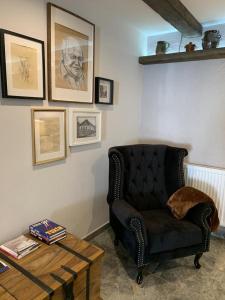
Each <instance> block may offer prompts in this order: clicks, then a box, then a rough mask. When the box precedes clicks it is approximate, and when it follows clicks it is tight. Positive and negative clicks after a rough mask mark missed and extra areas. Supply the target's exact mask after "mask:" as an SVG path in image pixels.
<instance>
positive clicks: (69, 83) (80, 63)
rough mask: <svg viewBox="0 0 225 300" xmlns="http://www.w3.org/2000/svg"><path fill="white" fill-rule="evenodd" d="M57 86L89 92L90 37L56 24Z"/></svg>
mask: <svg viewBox="0 0 225 300" xmlns="http://www.w3.org/2000/svg"><path fill="white" fill-rule="evenodd" d="M55 86H56V88H63V89H72V90H78V91H87V90H88V36H86V35H84V34H82V33H80V32H77V31H75V30H72V29H70V28H67V27H65V26H63V25H60V24H57V23H56V24H55Z"/></svg>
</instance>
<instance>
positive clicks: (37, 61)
mask: <svg viewBox="0 0 225 300" xmlns="http://www.w3.org/2000/svg"><path fill="white" fill-rule="evenodd" d="M0 39H1V75H2V96H3V97H4V98H22V99H24V98H28V99H41V100H43V99H45V67H44V66H45V63H44V42H43V41H40V40H37V39H34V38H31V37H28V36H25V35H22V34H19V33H15V32H11V31H7V30H4V29H1V30H0Z"/></svg>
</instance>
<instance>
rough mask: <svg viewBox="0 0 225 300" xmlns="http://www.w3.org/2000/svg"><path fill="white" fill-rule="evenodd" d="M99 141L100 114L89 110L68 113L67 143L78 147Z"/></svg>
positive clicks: (74, 110)
mask: <svg viewBox="0 0 225 300" xmlns="http://www.w3.org/2000/svg"><path fill="white" fill-rule="evenodd" d="M100 141H101V112H100V111H97V110H91V109H89V110H88V109H75V108H71V109H70V111H69V143H70V146H79V145H85V144H91V143H98V142H100Z"/></svg>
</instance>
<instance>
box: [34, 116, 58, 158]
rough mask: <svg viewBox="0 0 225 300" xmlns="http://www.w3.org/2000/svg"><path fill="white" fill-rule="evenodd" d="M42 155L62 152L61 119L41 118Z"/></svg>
mask: <svg viewBox="0 0 225 300" xmlns="http://www.w3.org/2000/svg"><path fill="white" fill-rule="evenodd" d="M38 123H39V132H40V153H41V154H45V153H53V152H59V151H60V119H59V118H40V119H39V120H38Z"/></svg>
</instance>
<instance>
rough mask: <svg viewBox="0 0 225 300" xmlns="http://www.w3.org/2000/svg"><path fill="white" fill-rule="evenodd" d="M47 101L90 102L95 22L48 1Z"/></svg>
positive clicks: (92, 79)
mask: <svg viewBox="0 0 225 300" xmlns="http://www.w3.org/2000/svg"><path fill="white" fill-rule="evenodd" d="M47 33H48V37H47V41H48V95H49V100H50V101H67V102H77V103H93V91H94V48H95V25H94V24H93V23H91V22H89V21H88V20H86V19H84V18H82V17H80V16H78V15H76V14H74V13H72V12H70V11H68V10H66V9H64V8H62V7H59V6H57V5H55V4H52V3H47Z"/></svg>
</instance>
